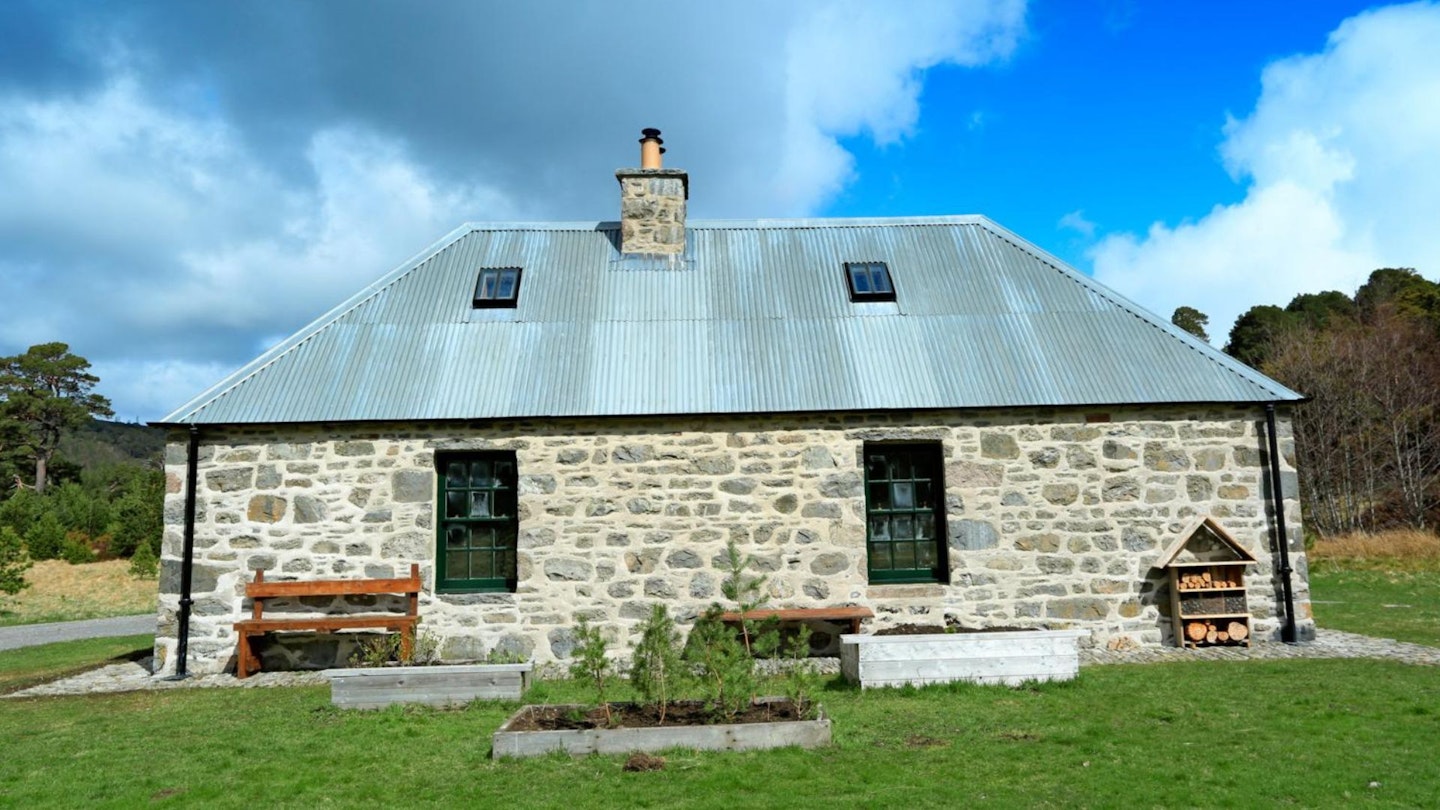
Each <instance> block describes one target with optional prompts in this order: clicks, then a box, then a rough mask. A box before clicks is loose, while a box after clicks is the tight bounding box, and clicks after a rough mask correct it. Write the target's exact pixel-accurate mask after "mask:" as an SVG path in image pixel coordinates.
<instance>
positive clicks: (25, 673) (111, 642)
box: [0, 635, 155, 694]
mask: <svg viewBox="0 0 1440 810" xmlns="http://www.w3.org/2000/svg"><path fill="white" fill-rule="evenodd" d="M154 645H155V637H154V636H152V635H139V636H115V637H112V638H88V639H82V640H80V641H61V642H59V643H56V644H42V645H40V646H38V647H21V648H20V649H18V650H4V651H0V694H5V693H7V692H14V691H16V690H19V689H24V688H25V687H27V686H34V685H35V684H37V683H45V682H46V681H53V680H55V679H56V678H63V677H66V676H68V675H75V674H78V673H81V672H84V671H86V670H90V669H95V668H96V667H100V666H104V665H105V664H109V663H113V662H116V661H123V660H127V659H132V658H134V657H135V656H139V655H147V654H149V652H150V650H151V648H152V647H154Z"/></svg>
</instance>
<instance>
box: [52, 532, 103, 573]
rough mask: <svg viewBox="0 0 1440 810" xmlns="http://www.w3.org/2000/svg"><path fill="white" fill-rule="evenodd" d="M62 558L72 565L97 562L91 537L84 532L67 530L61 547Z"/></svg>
mask: <svg viewBox="0 0 1440 810" xmlns="http://www.w3.org/2000/svg"><path fill="white" fill-rule="evenodd" d="M60 558H61V559H63V560H64V561H65V562H68V563H70V564H71V565H84V564H85V563H90V562H95V550H94V549H92V548H90V538H89V536H87V535H86V534H85V533H84V532H66V533H65V541H64V544H63V545H61V547H60Z"/></svg>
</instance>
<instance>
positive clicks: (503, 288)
mask: <svg viewBox="0 0 1440 810" xmlns="http://www.w3.org/2000/svg"><path fill="white" fill-rule="evenodd" d="M496 297H497V298H504V299H510V298H514V297H515V271H514V270H506V271H504V272H503V273H501V274H500V286H499V290H498V291H497V292H496Z"/></svg>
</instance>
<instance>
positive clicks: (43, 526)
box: [25, 512, 65, 560]
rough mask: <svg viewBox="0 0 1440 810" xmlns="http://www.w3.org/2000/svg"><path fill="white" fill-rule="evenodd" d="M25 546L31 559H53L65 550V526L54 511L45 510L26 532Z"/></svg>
mask: <svg viewBox="0 0 1440 810" xmlns="http://www.w3.org/2000/svg"><path fill="white" fill-rule="evenodd" d="M25 547H26V548H28V549H29V550H30V557H31V559H35V560H53V559H56V558H58V557H59V556H60V554H61V553H62V552H63V551H64V550H65V527H64V526H62V525H60V518H58V517H56V515H55V513H54V512H44V513H42V514H41V515H40V516H39V517H38V518H36V519H35V521H34V522H32V523H31V524H30V528H29V529H28V530H27V531H26V532H25Z"/></svg>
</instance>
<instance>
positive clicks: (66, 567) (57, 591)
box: [0, 560, 156, 625]
mask: <svg viewBox="0 0 1440 810" xmlns="http://www.w3.org/2000/svg"><path fill="white" fill-rule="evenodd" d="M25 581H26V582H29V583H30V587H28V588H26V589H25V590H23V591H21V592H20V593H18V594H15V595H14V596H0V625H8V624H34V623H36V622H63V621H71V620H75V619H100V618H104V617H107V616H128V615H131V614H135V613H149V612H151V611H153V610H155V597H156V581H155V580H153V579H138V578H136V577H133V576H131V575H130V561H129V560H108V561H106V562H98V563H87V564H85V565H71V564H70V563H67V562H64V561H62V560H45V561H43V562H37V563H35V565H34V567H32V568H31V569H30V570H29V571H26V572H25Z"/></svg>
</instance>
